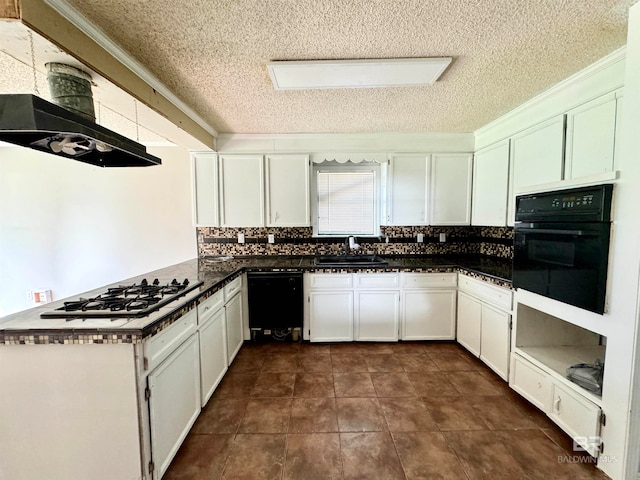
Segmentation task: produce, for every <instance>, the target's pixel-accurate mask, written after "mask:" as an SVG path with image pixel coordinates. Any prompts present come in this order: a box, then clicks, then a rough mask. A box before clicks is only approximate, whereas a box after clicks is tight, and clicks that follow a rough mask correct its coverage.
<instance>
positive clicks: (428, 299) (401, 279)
mask: <svg viewBox="0 0 640 480" xmlns="http://www.w3.org/2000/svg"><path fill="white" fill-rule="evenodd" d="M456 277H457V274H455V273H444V274H440V273H406V274H405V273H402V274H398V273H387V272H385V273H382V272H381V273H361V274H360V273H357V274H342V273H336V274H331V273H318V274H315V273H312V274H308V277H307V288H308V291H309V293H308V296H307V302H308V310H307V316H308V325H309V330H310V331H309V339H310V340H311V341H312V342H350V341H353V340H357V341H370V342H396V341H398V339H399V338H400V339H402V340H452V339H455V325H456V322H455V314H456V288H455V287H456Z"/></svg>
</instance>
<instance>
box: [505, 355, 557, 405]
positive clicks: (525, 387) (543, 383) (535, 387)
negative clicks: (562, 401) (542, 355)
mask: <svg viewBox="0 0 640 480" xmlns="http://www.w3.org/2000/svg"><path fill="white" fill-rule="evenodd" d="M511 358H512V360H513V363H512V366H511V381H510V382H509V386H510V387H511V388H513V389H514V390H515V391H516V392H518V393H519V394H520V395H522V396H523V397H524V398H526V399H527V400H529V401H530V402H531V403H533V404H534V405H535V406H536V407H538V408H539V409H541V410H542V411H543V412H545V413H546V412H548V411H549V408H550V402H551V380H550V379H549V377H548V376H547V374H546V373H545V372H543V371H542V370H540V369H539V368H538V367H536V366H534V365H532V364H531V363H530V362H529V361H527V360H525V359H523V358H522V357H519V356H518V355H516V354H512V357H511Z"/></svg>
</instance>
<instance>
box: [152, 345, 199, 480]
mask: <svg viewBox="0 0 640 480" xmlns="http://www.w3.org/2000/svg"><path fill="white" fill-rule="evenodd" d="M147 381H148V385H149V391H150V393H151V395H150V397H149V423H150V425H151V450H152V452H153V463H154V464H155V467H156V469H157V470H158V473H157V478H161V477H162V475H163V474H164V472H165V471H166V470H167V468H168V467H169V464H170V463H171V460H172V459H173V457H174V456H175V454H176V452H177V451H178V449H179V448H180V445H181V444H182V441H183V440H184V438H185V437H186V436H187V433H189V430H190V429H191V426H192V425H193V423H194V422H195V421H196V418H197V417H198V415H199V414H200V359H199V354H198V336H197V335H196V334H194V335H192V336H191V337H189V339H188V340H186V341H185V342H184V343H183V344H182V345H181V346H180V347H178V349H177V350H176V351H175V352H173V353H172V354H171V355H169V356H168V357H167V358H166V359H165V360H164V361H163V362H162V363H161V364H160V365H159V366H158V368H156V369H155V370H154V371H153V372H151V373H150V374H149V377H148V379H147Z"/></svg>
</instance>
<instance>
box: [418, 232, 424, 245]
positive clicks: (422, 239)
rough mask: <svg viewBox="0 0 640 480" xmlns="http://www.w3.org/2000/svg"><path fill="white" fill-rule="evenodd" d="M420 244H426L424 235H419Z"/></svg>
mask: <svg viewBox="0 0 640 480" xmlns="http://www.w3.org/2000/svg"><path fill="white" fill-rule="evenodd" d="M418 243H424V233H419V234H418Z"/></svg>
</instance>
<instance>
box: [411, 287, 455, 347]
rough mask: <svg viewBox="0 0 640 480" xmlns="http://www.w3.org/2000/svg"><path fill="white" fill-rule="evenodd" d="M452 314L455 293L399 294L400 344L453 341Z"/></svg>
mask: <svg viewBox="0 0 640 480" xmlns="http://www.w3.org/2000/svg"><path fill="white" fill-rule="evenodd" d="M455 313H456V292H455V290H453V291H437V290H416V291H405V292H402V340H453V339H455V338H456V331H455V325H456V320H455V319H456V317H455Z"/></svg>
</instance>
